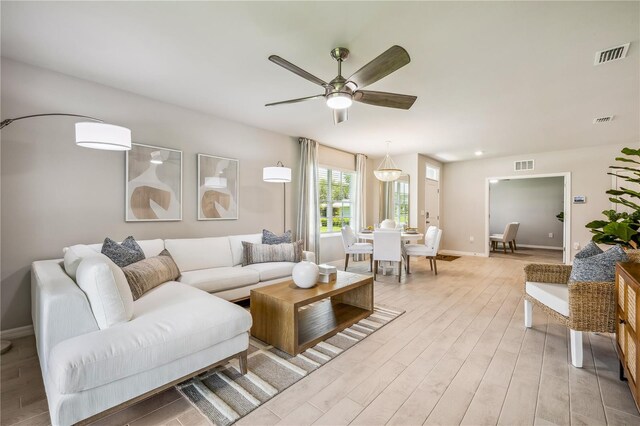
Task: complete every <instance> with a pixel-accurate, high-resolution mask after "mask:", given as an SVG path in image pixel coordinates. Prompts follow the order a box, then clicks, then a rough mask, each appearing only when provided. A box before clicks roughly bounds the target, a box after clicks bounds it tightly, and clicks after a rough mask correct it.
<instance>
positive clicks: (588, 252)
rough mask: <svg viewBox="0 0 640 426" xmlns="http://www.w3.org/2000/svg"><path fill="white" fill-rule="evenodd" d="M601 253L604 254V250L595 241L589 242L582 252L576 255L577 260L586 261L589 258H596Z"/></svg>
mask: <svg viewBox="0 0 640 426" xmlns="http://www.w3.org/2000/svg"><path fill="white" fill-rule="evenodd" d="M600 253H602V249H601V248H600V247H598V245H597V244H596V243H594V242H593V241H589V243H588V244H587V245H586V246H584V247H583V249H582V250H580V251H579V252H577V253H576V256H575V258H576V259H586V258H587V257H591V256H595V255H597V254H600Z"/></svg>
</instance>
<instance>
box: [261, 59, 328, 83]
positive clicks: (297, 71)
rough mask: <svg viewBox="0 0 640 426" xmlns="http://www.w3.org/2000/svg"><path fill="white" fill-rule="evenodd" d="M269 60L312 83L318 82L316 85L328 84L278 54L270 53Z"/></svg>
mask: <svg viewBox="0 0 640 426" xmlns="http://www.w3.org/2000/svg"><path fill="white" fill-rule="evenodd" d="M269 60H270V61H271V62H273V63H274V64H278V65H280V66H281V67H282V68H285V69H287V70H289V71H291V72H292V73H294V74H298V75H299V76H300V77H302V78H305V79H307V80H309V81H310V82H312V83H315V84H318V85H320V86H322V87H325V86H327V85H328V83H327V82H325V81H322V80H320V79H319V78H318V77H316V76H315V75H313V74H311V73H310V72H307V71H305V70H303V69H302V68H300V67H299V66H297V65H293V64H292V63H291V62H289V61H287V60H286V59H282V58H281V57H280V56H277V55H271V56H269Z"/></svg>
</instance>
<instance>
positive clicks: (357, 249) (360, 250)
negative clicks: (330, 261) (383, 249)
mask: <svg viewBox="0 0 640 426" xmlns="http://www.w3.org/2000/svg"><path fill="white" fill-rule="evenodd" d="M345 253H348V254H368V253H373V244H371V243H354V244H351V245H350V246H349V248H348V249H347V250H346V251H345Z"/></svg>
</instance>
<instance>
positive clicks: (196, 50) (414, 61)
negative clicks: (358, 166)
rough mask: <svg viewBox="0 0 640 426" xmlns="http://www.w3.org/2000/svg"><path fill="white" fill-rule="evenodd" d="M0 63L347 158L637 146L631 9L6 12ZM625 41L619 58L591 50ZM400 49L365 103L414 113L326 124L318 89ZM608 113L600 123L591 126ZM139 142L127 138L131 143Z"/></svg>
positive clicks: (44, 6)
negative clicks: (393, 99)
mask: <svg viewBox="0 0 640 426" xmlns="http://www.w3.org/2000/svg"><path fill="white" fill-rule="evenodd" d="M1 7H2V33H1V34H2V46H1V47H2V55H3V56H6V57H9V58H13V59H16V60H19V61H22V62H26V63H29V64H33V65H37V66H41V67H44V68H49V69H52V70H55V71H59V72H62V73H65V74H69V75H73V76H77V77H80V78H84V79H87V80H92V81H95V82H99V83H102V84H105V85H109V86H112V87H116V88H119V89H123V90H127V91H130V92H134V93H138V94H141V95H145V96H148V97H151V98H155V99H158V100H162V101H165V102H169V103H172V104H175V105H180V106H183V107H187V108H191V109H194V110H198V111H203V112H206V113H211V114H214V115H217V116H221V117H225V118H229V119H232V120H237V121H240V122H243V123H247V124H250V125H253V126H257V127H261V128H265V129H270V130H273V131H276V132H280V133H284V134H287V135H291V136H306V137H311V138H314V139H316V140H318V141H320V142H321V143H324V144H326V145H330V146H335V147H338V148H342V149H345V150H348V151H352V152H364V153H366V154H369V155H373V156H376V155H380V154H383V153H384V151H385V143H384V141H386V140H391V141H393V144H392V152H393V153H410V152H413V153H415V152H419V153H423V154H427V155H432V156H435V157H436V158H440V159H442V160H444V161H455V160H461V159H468V158H473V157H474V155H473V152H474V151H476V150H482V151H484V152H485V153H486V154H485V155H487V156H499V155H508V154H518V153H532V152H540V151H549V150H558V149H565V148H567V149H568V148H576V147H582V146H592V145H601V144H618V143H624V144H627V145H634V146H637V144H638V142H639V141H640V60H639V55H638V46H639V43H638V41H639V39H640V35H639V32H640V20H639V15H640V13H639V12H640V9H639V3H638V2H599V3H593V2H562V3H535V2H532V3H525V2H504V3H501V2H498V3H486V2H476V3H471V2H468V3H456V2H438V3H435V2H434V3H422V2H418V3H416V2H407V3H405V2H403V3H396V2H371V3H369V2H299V3H282V2H258V3H245V2H234V3H231V2H228V3H221V2H215V3H213V2H188V3H187V2H166V3H165V2H99V3H94V2H83V3H76V2H68V3H66V2H42V3H40V2H38V3H35V2H16V3H13V2H6V1H3V2H2V6H1ZM626 42H631V48H630V50H629V54H628V56H627V59H624V60H621V61H617V62H612V63H609V64H605V65H600V66H593V59H594V54H595V51H597V50H600V49H604V48H608V47H612V46H615V45H618V44H622V43H626ZM394 44H399V45H401V46H403V47H404V48H405V49H407V51H408V52H409V54H410V55H411V63H410V64H409V65H407V66H406V67H404V68H402V69H400V70H399V71H397V72H396V73H394V74H392V75H390V76H388V77H386V78H385V79H383V80H381V81H379V82H377V83H375V84H373V85H371V86H369V87H368V89H371V90H379V91H390V92H396V93H405V94H412V95H416V96H418V100H417V101H416V103H415V104H414V106H413V108H412V109H411V110H409V111H402V110H394V109H389V108H380V107H374V106H369V105H364V104H358V103H356V104H355V105H354V106H353V107H352V108H351V109H350V117H349V121H348V122H345V123H341V124H339V125H334V124H333V121H332V119H331V113H330V110H329V109H328V108H327V107H326V105H324V102H323V101H322V100H315V101H308V102H306V103H299V104H293V105H285V106H278V107H270V108H266V107H264V104H265V103H267V102H273V101H279V100H285V99H291V98H297V97H303V96H309V95H314V94H319V93H321V92H322V90H321V88H320V87H319V86H315V85H314V84H312V83H310V82H308V81H306V80H303V79H302V78H300V77H298V76H296V75H294V74H292V73H290V72H288V71H286V70H285V69H283V68H280V67H278V66H277V65H275V64H273V63H271V62H269V61H268V60H267V57H268V56H269V55H271V54H277V55H279V56H282V57H283V58H285V59H287V60H289V61H291V62H293V63H294V64H296V65H298V66H300V67H302V68H304V69H306V70H307V71H309V72H311V73H312V74H315V75H317V76H318V77H320V78H322V79H324V80H326V81H328V80H330V79H332V78H333V77H334V76H335V75H336V74H337V64H336V62H335V61H334V60H333V59H331V57H330V56H329V51H330V50H331V49H332V48H333V47H336V46H344V47H347V48H349V49H350V50H351V52H352V53H351V56H350V58H349V59H348V61H347V62H345V64H344V67H343V74H344V75H345V76H348V75H350V74H351V73H352V72H353V71H355V70H357V69H358V68H360V67H361V66H362V65H364V64H365V63H367V62H369V61H370V60H371V59H373V58H374V57H375V56H377V55H378V54H380V53H382V52H383V51H384V50H386V49H387V48H389V47H390V46H392V45H394ZM602 115H615V119H614V121H613V122H611V123H609V124H602V125H598V126H596V125H593V124H592V120H593V118H594V117H599V116H602ZM133 131H134V132H135V129H133Z"/></svg>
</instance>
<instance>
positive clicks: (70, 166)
mask: <svg viewBox="0 0 640 426" xmlns="http://www.w3.org/2000/svg"><path fill="white" fill-rule="evenodd" d="M202 95H203V96H216V94H215V93H203V94H202ZM46 112H69V113H77V114H84V115H89V116H95V117H99V118H102V119H104V120H106V121H107V122H110V123H113V124H118V125H122V126H126V127H128V128H130V129H131V130H132V132H133V139H134V142H139V143H144V144H149V145H158V146H163V147H168V148H176V149H180V150H182V151H183V213H182V215H183V220H182V221H181V222H155V223H126V222H125V221H124V200H125V198H124V191H125V170H124V164H125V160H124V159H125V154H124V153H122V152H109V151H98V150H92V149H86V148H79V147H76V146H75V144H74V122H75V121H74V119H73V118H64V117H48V118H37V119H30V120H24V121H18V122H15V123H13V124H11V125H10V126H8V127H6V128H5V129H3V130H2V158H1V160H2V169H1V170H2V173H1V175H2V176H1V185H2V186H1V189H2V195H1V210H2V223H1V227H2V244H1V245H2V247H1V257H2V271H1V275H2V292H1V296H2V303H1V319H0V321H1V323H2V325H1V327H2V329H3V330H6V329H11V328H14V327H20V326H24V325H28V324H30V323H31V314H30V289H29V285H30V284H29V282H30V281H29V280H30V277H29V268H30V264H31V262H32V261H34V260H38V259H53V258H60V257H61V256H62V248H63V247H64V246H67V245H71V244H77V243H95V242H100V241H102V240H103V239H104V237H105V236H109V237H111V238H114V239H122V238H124V237H126V236H127V235H133V236H135V237H136V238H138V239H148V238H179V237H204V236H217V235H229V234H240V233H250V232H260V231H261V230H262V228H263V227H264V228H268V229H272V230H275V231H280V230H281V229H282V214H283V212H282V209H283V207H282V186H281V185H275V184H269V183H265V182H263V181H262V168H263V167H264V166H267V165H275V164H276V162H277V161H278V160H281V161H282V162H284V164H286V165H287V166H290V167H292V169H293V173H294V176H293V182H297V177H296V174H297V169H298V161H299V159H298V153H299V148H298V143H297V140H296V139H295V138H291V137H288V136H284V135H280V134H276V133H272V132H268V131H264V130H259V129H256V128H253V127H249V126H246V125H243V124H240V123H237V122H231V121H228V120H224V119H221V118H217V117H213V116H209V115H205V114H201V113H198V112H194V111H191V110H187V109H183V108H179V107H176V106H172V105H168V104H165V103H162V102H158V101H154V100H151V99H148V98H144V97H141V96H137V95H134V94H131V93H128V92H124V91H120V90H116V89H113V88H109V87H106V86H102V85H98V84H95V83H91V82H88V81H84V80H79V79H76V78H72V77H68V76H65V75H62V74H57V73H54V72H50V71H47V70H43V69H40V68H34V67H31V66H28V65H24V64H21V63H18V62H14V61H11V60H7V59H5V58H3V59H2V117H3V118H7V117H16V116H20V115H27V114H34V113H46ZM197 153H206V154H213V155H220V156H224V157H231V158H238V159H239V160H240V195H239V204H240V212H239V220H232V221H198V220H196V154H197ZM295 189H296V188H295V184H288V185H287V200H288V206H287V227H288V228H290V227H292V226H293V220H294V218H295V210H294V206H296V205H297V200H296V199H295V194H296V192H297V191H296V190H295Z"/></svg>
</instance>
